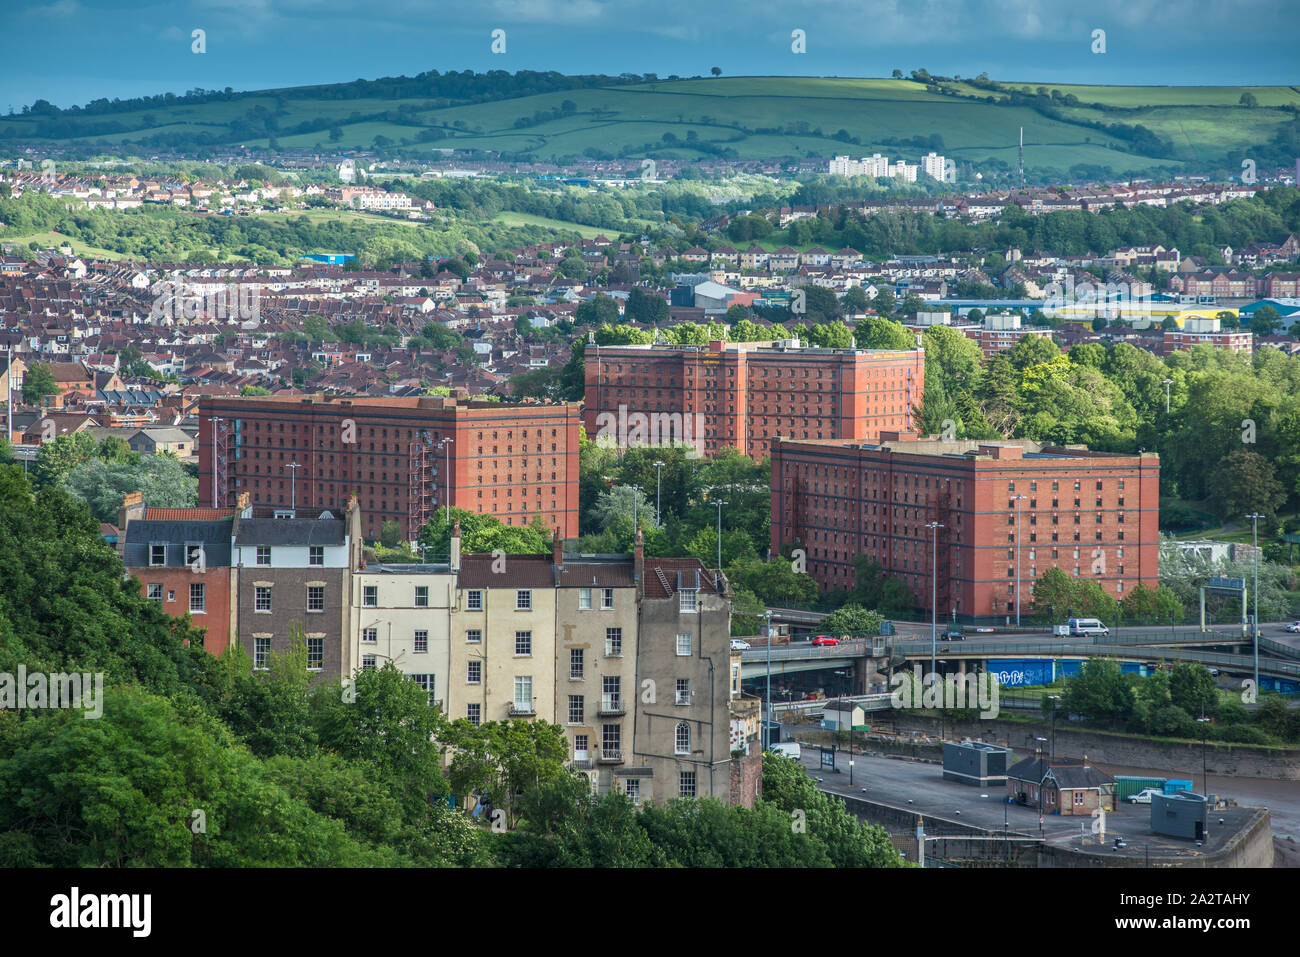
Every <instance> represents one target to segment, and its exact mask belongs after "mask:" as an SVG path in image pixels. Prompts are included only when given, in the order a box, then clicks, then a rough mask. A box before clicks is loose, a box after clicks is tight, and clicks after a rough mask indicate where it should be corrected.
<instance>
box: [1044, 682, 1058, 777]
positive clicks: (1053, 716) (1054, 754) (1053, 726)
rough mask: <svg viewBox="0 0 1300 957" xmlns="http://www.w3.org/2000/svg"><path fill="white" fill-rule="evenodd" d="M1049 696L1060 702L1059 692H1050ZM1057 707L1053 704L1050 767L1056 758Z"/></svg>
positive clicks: (1052, 699) (1049, 753)
mask: <svg viewBox="0 0 1300 957" xmlns="http://www.w3.org/2000/svg"><path fill="white" fill-rule="evenodd" d="M1047 697H1048V698H1049V699H1050V700H1051V701H1053V702H1059V701H1060V700H1061V696H1060V695H1059V694H1049V695H1048V696H1047ZM1056 707H1057V706H1056V704H1053V705H1052V744H1051V749H1050V750H1049V751H1048V759H1047V766H1048V767H1051V766H1052V762H1053V761H1055V760H1056Z"/></svg>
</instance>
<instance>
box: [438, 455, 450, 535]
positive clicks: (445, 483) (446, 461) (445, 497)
mask: <svg viewBox="0 0 1300 957" xmlns="http://www.w3.org/2000/svg"><path fill="white" fill-rule="evenodd" d="M438 444H439V445H441V446H442V473H443V474H442V501H443V507H444V511H443V515H444V519H443V520H444V521H445V522H446V523H447V527H448V528H450V527H451V449H450V446H451V437H450V436H443V438H441V439H440V440H439V441H438Z"/></svg>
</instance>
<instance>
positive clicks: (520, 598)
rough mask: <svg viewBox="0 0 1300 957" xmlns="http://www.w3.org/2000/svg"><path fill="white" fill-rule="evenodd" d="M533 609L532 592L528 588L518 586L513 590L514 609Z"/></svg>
mask: <svg viewBox="0 0 1300 957" xmlns="http://www.w3.org/2000/svg"><path fill="white" fill-rule="evenodd" d="M532 610H533V592H532V589H529V588H519V589H516V591H515V611H532Z"/></svg>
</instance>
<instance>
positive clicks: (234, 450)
mask: <svg viewBox="0 0 1300 957" xmlns="http://www.w3.org/2000/svg"><path fill="white" fill-rule="evenodd" d="M238 433H239V420H238V419H234V420H232V419H229V418H225V417H219V418H218V419H217V422H216V424H215V426H214V427H213V442H212V469H213V476H214V477H213V488H214V489H215V495H214V496H213V497H214V499H215V501H214V502H213V505H214V507H216V508H222V507H224V506H226V505H229V504H230V503H231V502H233V501H234V500H235V498H236V497H237V493H236V490H235V481H236V477H235V475H234V474H233V473H235V472H237V471H238V469H237V468H236V467H235V460H236V459H237V458H238V457H239V434H238Z"/></svg>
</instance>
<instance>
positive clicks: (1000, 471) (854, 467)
mask: <svg viewBox="0 0 1300 957" xmlns="http://www.w3.org/2000/svg"><path fill="white" fill-rule="evenodd" d="M1159 474H1160V459H1159V457H1158V456H1157V455H1156V454H1155V453H1154V452H1141V453H1137V454H1124V453H1114V452H1097V451H1090V450H1089V449H1087V448H1084V447H1082V446H1052V445H1049V444H1047V443H1041V442H1035V441H1032V440H1029V439H1008V440H1000V441H986V440H974V439H956V440H944V439H941V438H935V437H933V436H931V437H922V436H920V435H918V434H916V433H915V432H901V431H886V432H884V433H882V435H881V438H880V440H879V441H878V442H847V441H843V440H831V439H823V440H811V439H803V440H792V439H779V440H777V441H775V442H773V445H772V526H771V535H772V538H771V549H772V552H773V554H776V553H778V552H780V551H781V550H782V549H786V548H789V547H797V548H801V549H802V550H803V552H804V558H805V561H806V563H807V571H808V574H809V575H811V576H812V577H813V578H814V579H816V580H817V583H818V584H819V585H820V586H821V587H822V589H831V588H845V589H851V588H853V587H854V586H855V585H856V567H855V561H856V559H858V557H859V556H863V557H865V558H868V559H870V560H872V561H875V562H878V563H879V564H880V566H881V568H882V569H883V571H884V573H885V574H887V575H892V576H894V577H896V578H899V579H901V580H902V581H903V582H904V584H906V585H907V586H908V588H910V589H911V591H912V593H913V595H914V596H915V597H916V605H917V607H918V608H922V609H927V610H928V609H930V608H931V602H932V599H933V602H934V605H935V607H937V610H938V615H939V617H940V618H949V619H953V620H962V621H980V620H988V619H995V620H1005V619H1006V618H1007V617H1010V616H1013V615H1014V614H1015V610H1016V604H1017V598H1019V600H1020V603H1021V607H1022V610H1024V611H1027V610H1028V609H1029V606H1030V603H1031V602H1032V600H1033V593H1032V587H1033V583H1034V581H1036V580H1037V579H1038V578H1039V577H1040V576H1041V575H1042V574H1043V573H1044V572H1046V571H1047V569H1049V568H1060V569H1061V570H1062V571H1064V572H1065V573H1066V574H1067V575H1070V576H1071V577H1074V578H1088V579H1090V580H1093V581H1096V582H1097V583H1098V584H1099V585H1100V586H1101V587H1102V588H1103V589H1104V590H1105V591H1106V592H1107V593H1108V594H1110V595H1113V596H1114V597H1115V598H1116V599H1117V600H1118V599H1122V598H1123V597H1124V596H1125V595H1127V594H1128V593H1129V592H1130V591H1131V590H1132V589H1133V587H1134V586H1135V585H1137V584H1138V583H1139V582H1141V583H1142V584H1144V585H1146V586H1147V587H1149V588H1154V587H1156V585H1157V561H1158V531H1157V521H1158V516H1159V506H1160V501H1159V497H1160V492H1159ZM934 523H937V524H938V526H939V527H938V528H932V527H931V526H932V524H934ZM932 580H933V586H932ZM1064 611H1065V610H1064V609H1062V612H1064Z"/></svg>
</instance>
